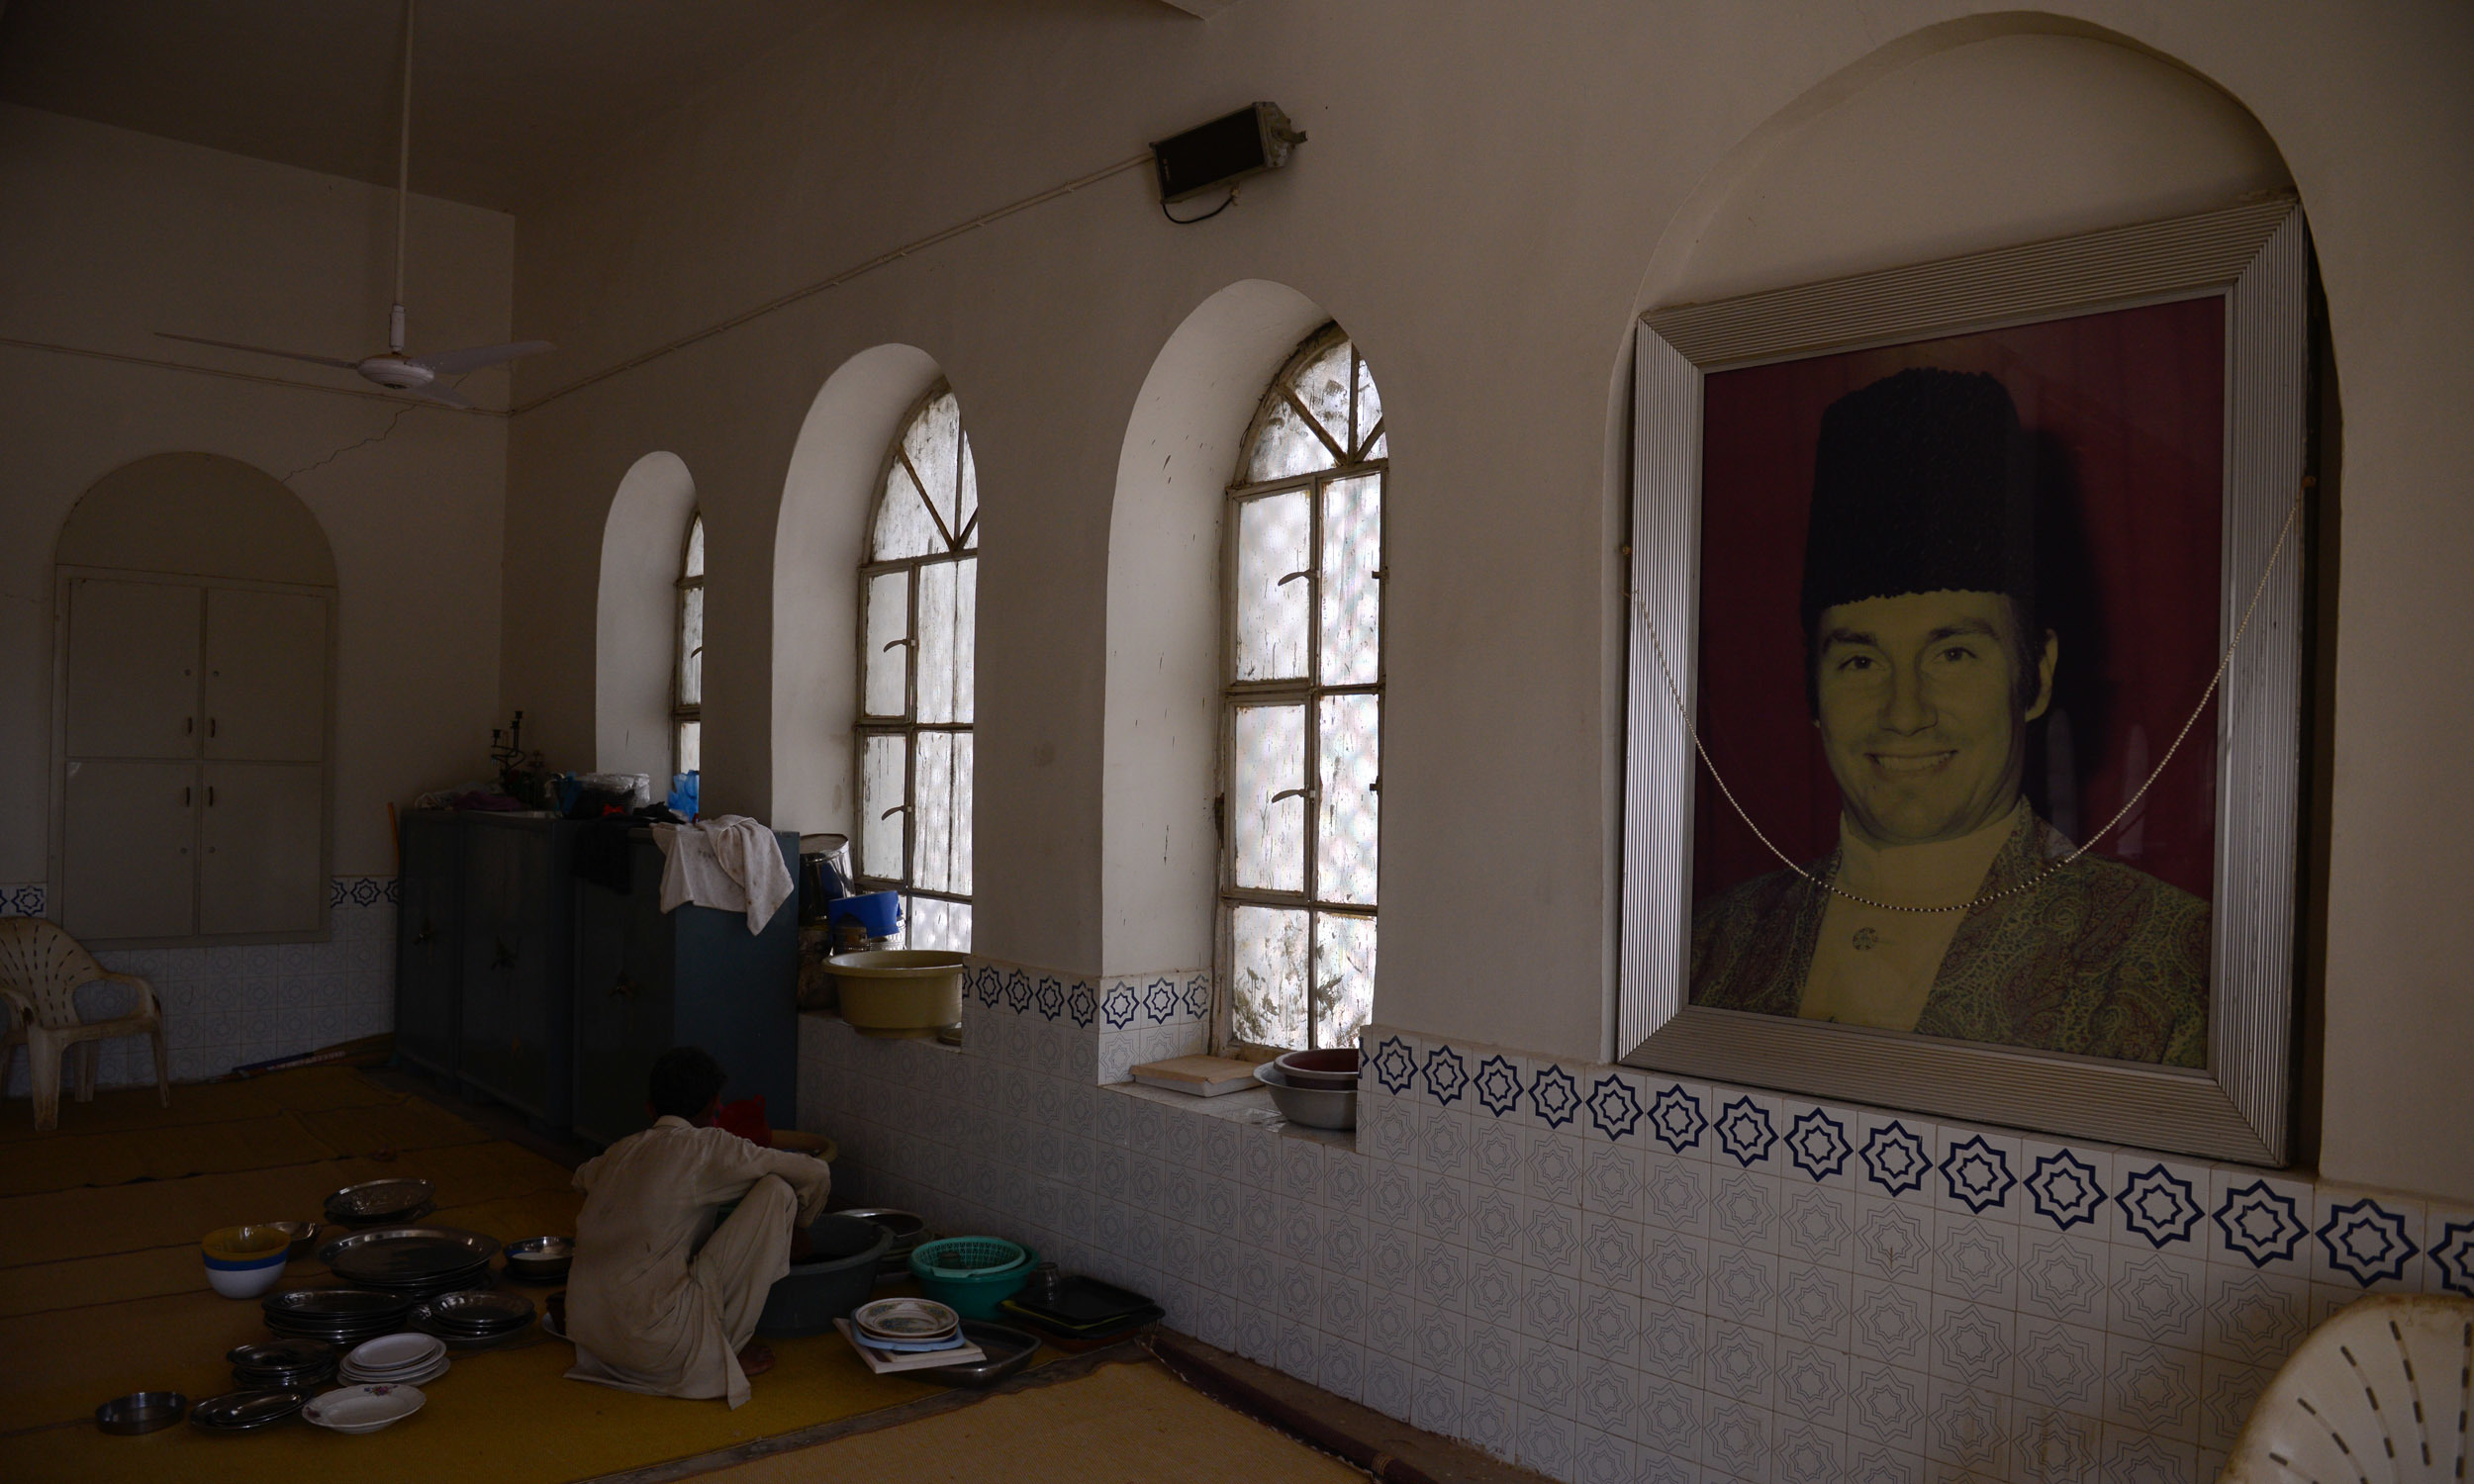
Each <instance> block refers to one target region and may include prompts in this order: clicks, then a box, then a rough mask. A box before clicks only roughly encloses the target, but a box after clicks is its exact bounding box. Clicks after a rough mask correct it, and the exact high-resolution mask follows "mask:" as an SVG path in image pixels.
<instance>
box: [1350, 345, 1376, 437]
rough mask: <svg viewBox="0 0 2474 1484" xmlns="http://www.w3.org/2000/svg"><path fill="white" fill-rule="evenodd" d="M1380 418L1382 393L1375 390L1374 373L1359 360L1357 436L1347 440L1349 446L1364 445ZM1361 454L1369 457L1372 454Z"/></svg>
mask: <svg viewBox="0 0 2474 1484" xmlns="http://www.w3.org/2000/svg"><path fill="white" fill-rule="evenodd" d="M1382 420H1383V394H1382V393H1380V392H1378V391H1376V390H1375V373H1374V372H1373V371H1371V370H1369V369H1368V368H1367V365H1366V362H1364V361H1360V362H1358V425H1357V436H1356V437H1354V438H1352V439H1350V440H1349V446H1350V447H1351V448H1363V447H1365V446H1366V439H1367V437H1368V436H1369V435H1370V434H1372V433H1373V432H1374V431H1375V424H1377V423H1379V422H1380V421H1382ZM1362 456H1363V457H1371V456H1372V455H1362Z"/></svg>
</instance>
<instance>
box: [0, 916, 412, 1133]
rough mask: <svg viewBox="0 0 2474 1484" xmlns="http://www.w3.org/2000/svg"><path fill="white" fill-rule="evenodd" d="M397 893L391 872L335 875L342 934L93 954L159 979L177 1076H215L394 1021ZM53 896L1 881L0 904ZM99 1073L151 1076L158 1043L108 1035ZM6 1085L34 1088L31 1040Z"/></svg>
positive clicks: (119, 968)
mask: <svg viewBox="0 0 2474 1484" xmlns="http://www.w3.org/2000/svg"><path fill="white" fill-rule="evenodd" d="M396 892H397V886H396V882H395V881H394V880H393V879H391V878H384V877H337V878H335V879H334V881H333V882H332V883H331V884H330V887H329V896H328V905H329V908H330V921H331V923H332V925H333V937H332V938H330V939H329V940H328V941H327V942H325V943H279V944H263V945H252V946H247V947H233V948H140V949H122V950H115V951H108V952H104V953H99V954H97V955H96V956H95V957H96V958H97V959H99V960H101V961H102V964H103V967H104V968H106V969H109V970H112V971H114V972H116V973H120V974H136V975H138V976H139V977H140V978H143V979H144V980H145V981H146V982H147V983H149V984H151V985H152V986H153V988H154V993H155V997H156V999H157V1000H158V1001H159V1002H160V1003H161V1004H162V1006H163V1037H164V1041H165V1043H166V1045H167V1046H168V1048H169V1049H170V1052H171V1058H172V1075H173V1076H174V1077H175V1078H196V1077H203V1076H213V1075H215V1074H217V1073H219V1072H224V1071H229V1070H230V1069H232V1068H233V1067H238V1066H244V1065H246V1064H248V1063H251V1062H262V1061H265V1060H267V1059H268V1058H271V1057H287V1056H292V1055H295V1054H297V1053H300V1052H306V1051H316V1050H317V1049H318V1048H320V1047H322V1046H331V1045H333V1044H334V1043H335V1042H338V1041H349V1040H351V1039H353V1038H354V1037H356V1036H372V1035H376V1034H377V1033H378V1032H380V1031H384V1030H388V1029H391V1028H392V1027H393V1026H394V1024H395V903H396ZM44 906H45V902H44V897H43V887H42V886H41V885H33V886H12V885H0V914H5V915H16V916H42V915H43V913H44ZM125 993H126V991H125V990H124V989H122V988H121V987H120V986H118V985H111V984H102V985H97V986H96V987H95V988H94V989H92V990H90V991H88V993H87V996H86V1000H87V1001H88V1003H86V1004H85V1005H84V1008H85V1009H86V1011H87V1013H88V1014H90V1015H98V1016H100V1015H107V1014H110V1013H113V1012H114V1011H115V1009H116V1007H118V1006H119V1005H121V1004H122V1003H123V1000H122V998H121V996H123V995H124V994H125ZM96 1080H97V1081H98V1082H100V1083H102V1084H103V1085H106V1086H115V1085H122V1084H127V1083H137V1082H151V1081H153V1080H154V1053H153V1049H152V1047H151V1046H150V1045H148V1043H147V1042H146V1041H145V1040H144V1039H143V1037H140V1038H124V1039H121V1040H116V1041H107V1042H104V1043H102V1049H101V1053H100V1058H99V1062H98V1064H97V1068H96ZM6 1085H7V1092H8V1094H9V1095H10V1096H14V1097H22V1096H24V1095H25V1094H26V1091H27V1080H26V1053H25V1052H24V1051H23V1050H20V1051H18V1052H17V1053H15V1054H14V1056H12V1058H11V1059H10V1062H9V1066H8V1068H7V1077H6ZM64 1085H65V1084H64Z"/></svg>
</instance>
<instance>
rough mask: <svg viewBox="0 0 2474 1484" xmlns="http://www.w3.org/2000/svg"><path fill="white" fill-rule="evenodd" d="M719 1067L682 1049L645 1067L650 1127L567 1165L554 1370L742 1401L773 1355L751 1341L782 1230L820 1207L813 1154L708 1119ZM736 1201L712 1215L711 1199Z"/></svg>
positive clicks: (818, 1163)
mask: <svg viewBox="0 0 2474 1484" xmlns="http://www.w3.org/2000/svg"><path fill="white" fill-rule="evenodd" d="M723 1080H724V1078H723V1075H722V1071H721V1067H720V1065H719V1064H717V1063H716V1062H714V1059H713V1058H712V1057H711V1056H709V1055H707V1054H706V1053H705V1052H703V1051H701V1050H699V1049H698V1048H696V1047H692V1046H681V1047H673V1048H672V1049H671V1050H669V1051H667V1052H664V1053H663V1054H662V1056H661V1060H660V1061H658V1062H656V1063H654V1064H653V1075H652V1080H651V1087H650V1090H649V1094H648V1098H647V1101H646V1104H645V1111H646V1112H648V1113H650V1114H652V1115H653V1120H654V1122H653V1126H652V1127H651V1128H649V1129H646V1130H645V1131H644V1132H642V1133H640V1134H630V1135H628V1136H627V1137H626V1138H624V1139H621V1140H619V1141H618V1143H617V1144H614V1145H612V1146H611V1147H610V1148H609V1149H608V1150H607V1151H605V1152H604V1153H603V1154H602V1155H601V1156H600V1157H599V1158H597V1159H590V1160H587V1161H586V1162H585V1163H584V1165H583V1166H582V1167H581V1168H579V1169H578V1170H577V1171H576V1178H575V1184H576V1188H577V1189H579V1190H581V1191H583V1192H584V1193H585V1194H584V1209H583V1211H582V1212H581V1213H579V1214H578V1215H577V1217H576V1257H575V1265H574V1266H573V1267H572V1268H571V1269H570V1270H569V1273H568V1278H567V1324H568V1333H569V1336H570V1338H572V1339H573V1340H574V1341H575V1345H576V1365H575V1369H573V1370H570V1371H569V1372H567V1374H568V1376H569V1377H570V1378H572V1379H574V1380H578V1381H595V1382H599V1383H600V1384H602V1385H604V1386H616V1387H619V1388H621V1389H623V1390H627V1391H642V1392H649V1393H651V1394H653V1395H655V1396H680V1397H716V1396H719V1397H727V1398H729V1401H730V1405H731V1406H732V1407H736V1406H738V1405H739V1404H741V1403H743V1402H745V1401H746V1400H747V1397H748V1387H747V1378H748V1377H749V1376H752V1375H760V1374H762V1373H763V1372H764V1371H766V1370H768V1369H770V1368H771V1367H772V1365H773V1355H772V1353H771V1352H770V1351H769V1350H767V1349H766V1348H765V1347H764V1346H762V1345H755V1344H753V1343H751V1342H752V1341H753V1338H754V1336H755V1333H756V1317H757V1315H759V1314H760V1313H762V1312H763V1310H764V1306H765V1295H766V1294H767V1293H768V1292H770V1291H771V1290H772V1288H773V1284H774V1282H775V1280H776V1279H778V1278H780V1277H781V1276H782V1275H783V1274H784V1273H786V1272H788V1271H790V1265H791V1256H792V1246H793V1241H794V1238H795V1237H804V1236H805V1235H806V1233H805V1232H804V1231H795V1229H796V1228H805V1227H806V1226H807V1225H808V1224H809V1222H812V1221H814V1220H815V1218H816V1214H817V1213H818V1212H820V1211H822V1210H823V1209H824V1199H825V1193H826V1189H827V1187H828V1185H829V1183H830V1179H831V1175H830V1171H828V1170H827V1169H826V1167H825V1165H824V1162H823V1161H822V1160H820V1159H810V1158H809V1157H808V1156H806V1155H797V1154H791V1153H789V1152H787V1151H783V1150H771V1149H765V1148H763V1147H761V1146H759V1145H756V1144H753V1143H750V1142H749V1141H747V1140H745V1139H742V1138H740V1137H739V1136H738V1135H736V1134H733V1133H730V1132H728V1131H727V1130H724V1129H717V1128H714V1127H713V1126H712V1125H713V1119H714V1113H715V1112H716V1111H717V1110H718V1108H719V1106H720V1100H721V1087H722V1083H723ZM731 1201H736V1202H738V1208H737V1209H736V1210H734V1211H732V1212H730V1213H729V1215H728V1217H727V1218H726V1219H723V1220H722V1221H721V1222H720V1223H719V1225H717V1226H716V1225H715V1224H714V1218H715V1216H716V1214H717V1213H718V1210H719V1208H720V1207H721V1206H723V1205H725V1204H727V1203H729V1202H731Z"/></svg>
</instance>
